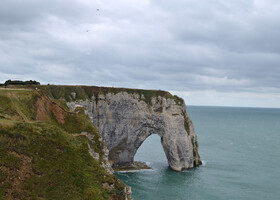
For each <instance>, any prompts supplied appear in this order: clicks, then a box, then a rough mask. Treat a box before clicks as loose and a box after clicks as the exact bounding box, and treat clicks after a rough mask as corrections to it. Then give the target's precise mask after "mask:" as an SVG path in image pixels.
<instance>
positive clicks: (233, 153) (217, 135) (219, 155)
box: [116, 106, 280, 200]
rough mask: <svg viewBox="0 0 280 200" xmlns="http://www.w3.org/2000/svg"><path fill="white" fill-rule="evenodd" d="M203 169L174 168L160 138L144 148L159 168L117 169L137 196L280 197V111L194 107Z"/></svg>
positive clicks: (144, 157)
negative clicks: (131, 170)
mask: <svg viewBox="0 0 280 200" xmlns="http://www.w3.org/2000/svg"><path fill="white" fill-rule="evenodd" d="M188 113H189V115H190V117H191V119H192V121H193V123H194V126H195V130H196V133H197V135H198V140H199V145H200V147H199V152H200V156H201V158H202V161H203V165H202V166H201V167H197V168H195V169H191V170H188V171H184V172H174V171H172V170H171V169H169V167H168V164H167V160H166V157H165V154H164V151H163V149H162V146H161V143H160V138H159V136H157V135H152V136H150V137H149V138H147V140H146V141H144V143H143V144H142V146H141V147H140V148H139V149H138V151H137V154H136V156H135V160H136V161H137V160H138V161H145V162H147V163H148V164H149V165H150V166H151V167H152V168H153V170H146V171H138V172H122V173H116V176H117V177H118V178H120V179H121V180H122V181H124V182H125V183H126V184H127V185H129V186H131V187H132V192H133V198H134V200H188V199H189V200H204V199H205V200H235V199H236V200H258V199H259V200H266V199H268V200H279V199H280V109H264V108H228V107H198V106H188Z"/></svg>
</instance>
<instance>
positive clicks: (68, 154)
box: [0, 90, 125, 199]
mask: <svg viewBox="0 0 280 200" xmlns="http://www.w3.org/2000/svg"><path fill="white" fill-rule="evenodd" d="M38 101H41V104H40V105H41V106H42V105H44V106H45V107H46V109H43V111H42V110H41V111H40V112H41V116H44V118H42V119H44V120H41V121H40V120H38V112H39V111H38ZM61 105H63V102H62V103H61ZM54 108H55V109H54ZM58 111H60V113H63V114H62V115H63V120H62V121H63V122H61V120H58V118H57V112H58ZM62 111H63V112H62ZM42 113H43V114H42ZM39 118H40V117H39ZM84 131H86V132H88V133H91V134H93V135H95V137H94V138H95V142H91V141H90V140H88V139H87V138H86V137H85V136H81V135H79V134H80V133H81V132H84ZM99 137H100V136H99V134H98V132H97V130H96V129H95V127H94V126H93V125H92V123H91V122H90V120H89V119H88V117H87V116H86V115H84V113H83V112H82V111H80V112H78V111H77V112H76V113H70V112H66V111H64V110H63V109H61V107H59V106H57V105H56V104H54V103H53V102H51V101H50V100H49V99H48V98H47V97H46V96H45V95H44V94H43V92H42V91H40V92H38V91H34V90H33V91H28V90H26V91H24V90H23V91H19V90H0V199H124V194H123V191H124V187H125V186H124V184H123V183H122V182H120V181H119V180H118V179H117V178H116V177H115V176H113V175H110V174H108V173H107V172H106V171H105V170H104V169H103V168H102V167H100V165H99V164H100V163H99V162H97V161H96V160H94V159H93V158H92V157H91V156H90V154H89V153H88V144H90V145H91V147H93V148H94V149H95V151H96V152H101V149H102V145H103V144H102V143H101V142H99V141H98V138H99ZM101 161H102V157H101V160H100V162H101ZM104 183H108V184H109V185H112V184H113V185H114V187H112V188H110V187H106V186H105V187H104Z"/></svg>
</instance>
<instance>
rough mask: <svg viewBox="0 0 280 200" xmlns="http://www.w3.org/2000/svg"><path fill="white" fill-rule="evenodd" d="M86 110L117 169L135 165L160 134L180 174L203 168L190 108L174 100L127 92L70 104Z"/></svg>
mask: <svg viewBox="0 0 280 200" xmlns="http://www.w3.org/2000/svg"><path fill="white" fill-rule="evenodd" d="M68 106H69V107H70V108H72V109H74V108H75V106H83V107H84V108H85V110H86V113H87V114H88V116H89V117H90V118H91V120H92V122H93V123H94V125H95V126H96V127H97V128H98V130H99V132H100V134H101V136H102V138H103V140H104V142H105V143H106V145H107V147H108V149H109V161H110V162H111V164H112V165H113V167H114V166H115V167H117V166H122V165H126V166H127V165H128V164H132V163H133V161H134V156H135V154H136V152H137V149H138V148H139V147H140V146H141V144H142V143H143V142H144V141H145V139H146V138H147V137H149V136H150V135H151V134H158V135H159V136H160V137H161V143H162V146H163V149H164V152H165V155H166V157H167V160H168V164H169V166H170V167H171V168H172V169H173V170H176V171H181V170H183V169H188V168H192V167H194V166H196V165H200V164H201V161H200V158H199V154H198V144H197V138H196V134H195V132H194V129H193V125H192V122H191V121H190V119H189V117H188V115H187V112H186V106H185V104H184V102H183V103H181V104H179V103H178V102H175V100H174V99H171V98H164V97H161V96H158V97H153V98H152V99H151V100H150V102H147V101H145V97H143V96H141V95H139V94H137V93H132V94H129V93H127V92H120V93H116V94H112V93H107V94H106V95H103V94H99V95H98V96H93V97H92V98H91V100H85V101H81V100H80V101H76V102H72V103H68Z"/></svg>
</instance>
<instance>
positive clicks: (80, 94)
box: [13, 85, 184, 105]
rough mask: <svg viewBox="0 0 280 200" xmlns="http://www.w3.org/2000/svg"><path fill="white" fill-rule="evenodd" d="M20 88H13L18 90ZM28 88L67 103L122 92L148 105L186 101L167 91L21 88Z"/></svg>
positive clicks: (49, 87) (110, 88) (60, 87)
mask: <svg viewBox="0 0 280 200" xmlns="http://www.w3.org/2000/svg"><path fill="white" fill-rule="evenodd" d="M16 87H19V86H13V88H16ZM21 87H26V88H33V89H34V88H39V89H40V90H44V91H45V92H46V94H47V95H48V96H50V97H52V98H54V99H64V100H65V101H67V102H69V101H74V100H86V99H91V97H92V96H93V95H95V99H96V101H98V95H101V94H102V95H106V94H108V93H111V94H117V93H121V92H127V93H129V94H139V95H140V97H143V98H141V100H142V101H145V102H146V103H147V104H149V105H150V104H151V100H152V98H153V97H159V96H161V97H164V98H167V99H173V100H174V101H175V102H176V104H179V105H181V104H183V103H184V100H183V99H182V98H180V97H178V96H176V95H172V94H170V93H169V92H167V91H162V90H142V89H128V88H114V87H96V86H70V85H68V86H67V85H38V86H21ZM72 92H75V93H76V98H75V99H74V98H73V97H72V95H71V93H72Z"/></svg>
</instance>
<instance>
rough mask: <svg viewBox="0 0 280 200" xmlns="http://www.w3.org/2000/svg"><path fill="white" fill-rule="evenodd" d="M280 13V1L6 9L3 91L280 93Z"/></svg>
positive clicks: (16, 5)
mask: <svg viewBox="0 0 280 200" xmlns="http://www.w3.org/2000/svg"><path fill="white" fill-rule="evenodd" d="M97 8H98V9H100V11H97V10H96V9H97ZM279 13H280V3H279V2H278V1H275V0H268V1H263V0H255V1H253V0H229V1H221V0H213V1H209V0H198V1H194V0H184V1H183V0H176V1H167V0H162V1H155V0H151V1H149V0H143V1H126V0H120V1H112V0H105V1H102V2H101V1H100V2H99V1H94V2H93V1H87V0H83V1H78V0H71V1H66V0H65V1H63V0H59V1H55V0H51V1H38V0H36V1H35V0H25V1H20V2H18V1H15V0H9V1H8V0H5V1H4V2H1V5H0V74H1V77H0V82H1V81H2V82H3V81H5V79H7V78H9V77H11V78H21V79H27V78H28V79H30V78H32V79H38V80H39V81H41V82H43V83H57V84H91V85H105V86H115V87H117V86H118V87H133V88H135V87H136V88H140V87H143V88H154V89H165V90H173V91H174V90H181V91H195V90H216V91H220V92H229V91H230V92H232V91H236V92H252V91H253V92H264V93H265V92H271V91H273V92H275V91H276V92H280V82H279V77H280V68H279V65H280V43H279V41H278V37H279V35H280V21H279V20H278V19H279V17H280V14H279ZM87 30H88V32H87Z"/></svg>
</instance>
